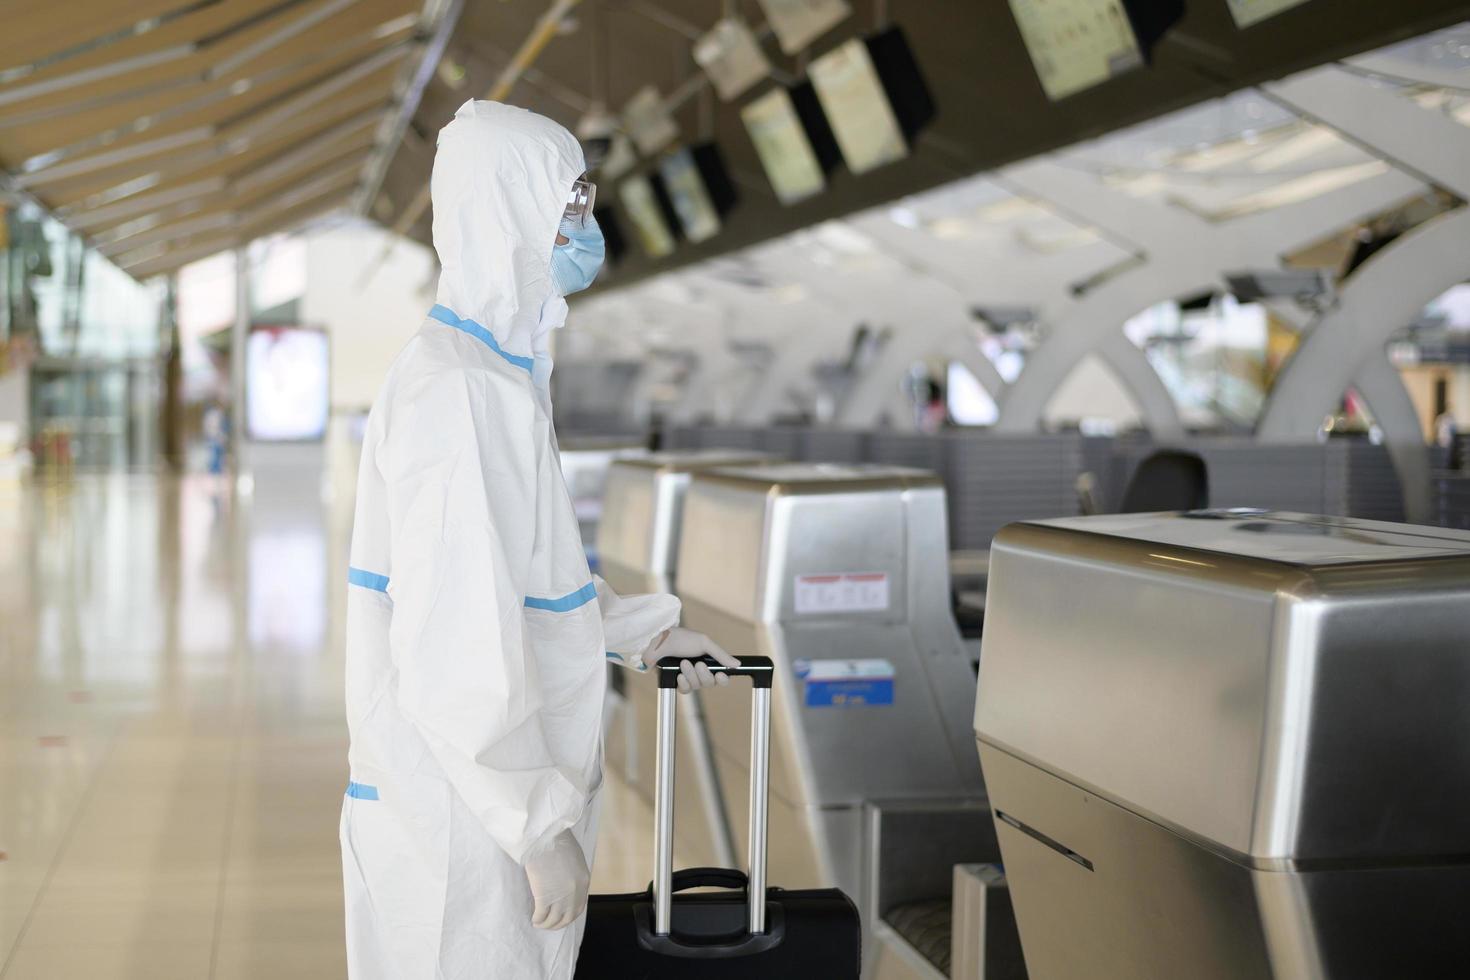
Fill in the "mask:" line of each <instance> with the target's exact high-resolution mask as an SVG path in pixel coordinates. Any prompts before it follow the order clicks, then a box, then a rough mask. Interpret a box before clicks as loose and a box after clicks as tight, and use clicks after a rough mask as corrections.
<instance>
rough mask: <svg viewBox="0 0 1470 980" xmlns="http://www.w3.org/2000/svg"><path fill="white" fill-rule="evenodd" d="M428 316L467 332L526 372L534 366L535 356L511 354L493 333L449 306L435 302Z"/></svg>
mask: <svg viewBox="0 0 1470 980" xmlns="http://www.w3.org/2000/svg"><path fill="white" fill-rule="evenodd" d="M429 316H430V317H431V318H432V319H435V320H438V321H439V322H440V323H442V324H444V325H445V326H449V327H453V328H454V329H456V330H458V331H461V332H462V333H467V334H469V335H470V336H471V337H474V338H475V339H476V340H478V341H480V342H481V343H482V344H484V345H485V346H487V347H489V348H490V349H491V350H493V351H494V352H495V353H497V354H499V355H500V356H501V357H503V358H505V359H506V361H508V362H509V363H511V364H514V365H515V366H516V367H518V368H520V369H521V370H523V371H525V372H527V373H528V374H529V373H530V372H531V370H532V369H533V368H535V366H536V359H535V358H533V357H522V356H521V355H519V354H511V353H509V352H508V351H505V350H503V349H502V348H501V346H500V344H498V343H497V342H496V340H495V335H494V334H493V333H491V332H490V331H489V330H486V329H485V328H484V327H483V326H481V325H480V324H478V323H476V322H475V321H474V320H466V319H464V318H463V317H461V316H459V315H458V314H457V313H455V312H454V311H453V310H451V309H450V308H449V307H447V306H444V305H443V304H442V303H436V304H435V305H434V308H433V309H432V310H430V311H429Z"/></svg>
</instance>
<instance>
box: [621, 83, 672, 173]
mask: <svg viewBox="0 0 1470 980" xmlns="http://www.w3.org/2000/svg"><path fill="white" fill-rule="evenodd" d="M623 127H624V128H625V129H626V130H627V131H628V134H629V135H630V136H632V137H633V142H634V143H636V144H637V145H638V152H639V153H642V154H643V155H644V156H652V155H653V154H655V153H657V152H658V151H659V150H662V149H663V148H664V147H666V146H668V145H669V144H670V143H672V142H674V140H676V139H678V137H679V125H678V123H676V122H674V117H673V116H671V115H670V114H669V110H668V107H667V106H665V105H664V98H663V96H662V95H660V94H659V91H658V89H656V88H654V87H653V86H652V85H645V86H644V87H643V88H641V89H639V90H638V92H637V93H636V94H635V95H634V96H633V97H632V98H631V99H629V100H628V104H627V105H626V106H624V107H623Z"/></svg>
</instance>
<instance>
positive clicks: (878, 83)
mask: <svg viewBox="0 0 1470 980" xmlns="http://www.w3.org/2000/svg"><path fill="white" fill-rule="evenodd" d="M807 74H808V75H809V76H810V77H811V80H812V85H813V86H814V87H815V88H816V90H817V98H819V99H820V100H821V102H822V109H823V111H824V112H825V113H826V115H827V120H828V122H830V123H831V125H832V133H833V135H835V136H836V137H837V145H838V146H840V147H841V148H842V158H843V160H845V161H846V162H847V167H848V169H849V170H851V171H852V172H853V173H855V174H861V173H866V172H868V171H869V170H873V169H876V168H877V167H881V166H883V165H884V164H886V163H893V162H894V161H896V160H901V159H903V157H904V156H906V155H907V154H908V145H907V144H906V143H905V142H904V138H903V131H902V130H901V129H900V128H899V123H898V117H897V116H895V115H894V112H893V106H892V104H891V103H890V102H889V101H888V93H887V92H886V91H884V88H883V82H882V80H881V79H880V78H879V77H878V72H877V70H876V69H874V67H873V59H872V58H871V57H870V56H869V54H868V46H867V44H865V43H864V42H863V40H862V39H861V38H853V39H852V40H850V41H847V42H846V43H844V44H841V45H839V46H838V47H836V48H833V49H832V50H831V51H829V52H827V53H826V54H824V55H822V56H821V57H820V58H818V59H816V60H815V61H813V62H812V63H811V67H810V68H809V69H808V72H807Z"/></svg>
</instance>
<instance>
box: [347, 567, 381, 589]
mask: <svg viewBox="0 0 1470 980" xmlns="http://www.w3.org/2000/svg"><path fill="white" fill-rule="evenodd" d="M347 584H348V585H360V586H362V587H363V588H364V589H372V590H373V591H374V592H387V591H388V576H386V575H379V574H378V573H377V572H365V571H363V570H362V569H360V568H353V567H352V566H350V565H349V566H348V567H347Z"/></svg>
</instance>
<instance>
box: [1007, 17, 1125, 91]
mask: <svg viewBox="0 0 1470 980" xmlns="http://www.w3.org/2000/svg"><path fill="white" fill-rule="evenodd" d="M1010 4H1011V13H1013V14H1014V15H1015V17H1016V26H1018V27H1019V28H1020V29H1021V38H1022V40H1024V41H1025V42H1026V50H1027V51H1028V52H1029V53H1030V54H1031V63H1032V64H1033V65H1035V66H1036V74H1037V75H1038V76H1040V78H1041V87H1042V88H1043V89H1044V90H1045V91H1046V95H1047V98H1050V99H1062V98H1066V97H1067V96H1069V95H1073V94H1075V93H1077V92H1081V91H1082V90H1084V89H1088V88H1092V87H1093V86H1094V85H1100V84H1102V83H1103V82H1106V81H1108V80H1109V79H1111V78H1115V77H1117V76H1118V75H1121V74H1123V73H1124V72H1129V71H1132V70H1133V69H1135V68H1139V67H1141V66H1142V65H1143V49H1142V47H1140V46H1139V43H1138V37H1137V35H1136V34H1134V32H1133V25H1132V23H1131V22H1130V21H1129V19H1128V12H1127V11H1126V10H1125V9H1124V7H1123V2H1122V0H1010Z"/></svg>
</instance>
